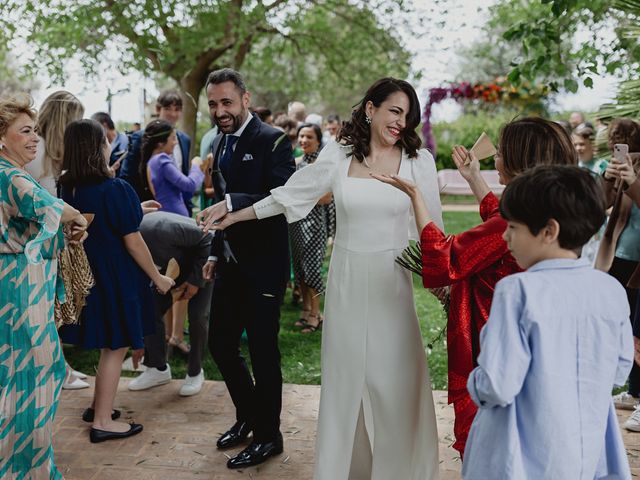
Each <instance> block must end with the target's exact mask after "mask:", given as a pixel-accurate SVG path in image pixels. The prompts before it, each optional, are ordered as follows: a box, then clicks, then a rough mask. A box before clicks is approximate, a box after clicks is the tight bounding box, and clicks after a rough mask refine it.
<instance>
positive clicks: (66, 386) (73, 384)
mask: <svg viewBox="0 0 640 480" xmlns="http://www.w3.org/2000/svg"><path fill="white" fill-rule="evenodd" d="M90 386H91V385H89V384H88V383H87V382H85V381H84V380H81V379H79V378H78V377H76V376H74V375H73V374H72V375H69V376H68V377H67V380H66V381H65V382H64V383H63V384H62V389H63V390H81V389H83V388H89V387H90Z"/></svg>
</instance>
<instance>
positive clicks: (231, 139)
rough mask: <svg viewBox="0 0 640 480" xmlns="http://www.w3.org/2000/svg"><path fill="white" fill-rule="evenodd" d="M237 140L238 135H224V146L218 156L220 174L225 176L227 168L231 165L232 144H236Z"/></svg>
mask: <svg viewBox="0 0 640 480" xmlns="http://www.w3.org/2000/svg"><path fill="white" fill-rule="evenodd" d="M237 141H238V137H236V136H235V135H225V142H226V143H225V146H224V152H222V155H221V156H220V161H219V162H218V165H219V167H220V170H221V171H222V174H223V175H224V176H225V177H226V176H227V175H226V173H227V172H228V171H229V168H230V166H231V157H232V156H233V146H234V145H235V144H236V142H237Z"/></svg>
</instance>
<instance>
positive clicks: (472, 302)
mask: <svg viewBox="0 0 640 480" xmlns="http://www.w3.org/2000/svg"><path fill="white" fill-rule="evenodd" d="M452 156H453V160H454V162H455V164H456V166H457V167H458V170H459V171H460V174H461V175H462V176H463V177H464V179H465V180H466V181H467V182H468V183H469V186H470V187H471V190H472V191H473V194H474V195H475V197H476V198H477V199H478V202H479V203H480V217H481V218H482V222H483V223H481V224H480V225H478V226H477V227H474V228H472V229H470V230H467V231H466V232H462V233H459V234H457V235H445V234H444V232H442V231H441V230H440V229H439V228H438V226H437V225H436V224H435V223H433V222H432V221H431V217H430V215H429V212H428V211H427V208H426V205H425V202H424V200H423V199H422V196H421V195H420V191H419V190H418V189H417V188H416V186H415V185H414V184H413V183H412V182H410V181H407V180H405V179H402V178H399V177H397V176H386V175H375V174H374V175H373V176H374V177H375V178H377V179H378V180H381V181H383V182H385V183H389V184H391V185H393V186H395V187H397V188H399V189H400V190H402V191H404V192H405V193H406V194H408V195H409V196H410V197H411V201H412V204H413V209H414V212H415V220H416V225H417V227H418V231H420V232H422V234H421V236H420V246H421V250H422V282H423V285H424V286H425V287H426V288H441V287H447V286H450V287H451V290H450V298H449V316H448V322H447V353H448V358H449V403H453V407H454V411H455V423H454V429H453V431H454V435H455V438H456V441H455V443H454V444H453V448H455V449H456V450H458V451H459V452H460V455H461V456H462V455H463V454H464V447H465V444H466V441H467V436H468V435H469V429H470V428H471V423H472V422H473V418H474V417H475V414H476V411H477V408H476V406H475V404H474V403H473V401H472V400H471V398H470V397H469V393H468V392H467V378H468V377H469V373H471V370H473V369H474V368H475V367H476V359H477V358H478V354H479V353H480V351H479V349H480V341H479V340H480V330H481V329H482V327H483V326H484V324H485V323H486V321H487V319H488V318H489V310H490V309H491V299H492V298H493V290H494V288H495V285H496V283H497V282H498V281H499V280H500V279H502V278H504V277H506V276H507V275H510V274H512V273H515V272H519V271H520V268H519V267H518V265H517V264H516V261H515V260H514V258H513V257H512V256H511V253H509V249H508V247H507V244H506V242H505V241H504V240H503V238H502V234H503V233H504V231H505V229H506V227H507V222H506V221H505V220H504V219H503V218H502V217H501V216H500V212H499V210H498V205H499V200H498V198H497V197H496V196H495V195H494V194H493V193H492V192H491V190H490V189H489V186H488V185H487V183H486V181H485V180H484V178H483V177H482V176H481V175H480V162H479V161H478V159H476V158H475V157H473V156H471V162H469V164H465V161H466V160H467V158H468V152H467V150H466V149H465V148H464V147H460V146H456V147H454V150H453V155H452ZM494 159H495V164H496V170H498V174H499V179H500V183H501V184H503V185H506V184H507V183H509V181H510V180H511V179H512V178H513V177H515V176H516V175H517V174H519V173H521V172H523V171H525V170H528V169H529V168H532V167H535V166H536V165H542V164H555V165H558V164H561V165H567V164H570V165H575V164H577V162H578V159H577V154H576V152H575V149H574V148H573V145H572V143H571V139H570V137H569V136H568V135H567V133H566V132H565V130H564V129H563V128H562V127H561V126H560V125H558V124H557V123H555V122H551V121H548V120H544V119H541V118H534V117H529V118H522V119H519V120H515V121H513V122H510V123H508V124H506V125H505V126H504V127H503V128H502V131H501V132H500V139H499V142H498V153H497V154H496V155H495V157H494Z"/></svg>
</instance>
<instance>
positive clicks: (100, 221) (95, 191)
mask: <svg viewBox="0 0 640 480" xmlns="http://www.w3.org/2000/svg"><path fill="white" fill-rule="evenodd" d="M64 146H65V148H64V157H63V170H65V173H64V174H63V175H62V176H61V177H60V186H61V189H62V190H61V193H62V198H63V199H64V200H65V201H66V202H68V203H69V204H70V205H72V206H74V207H75V208H77V209H78V210H80V211H81V212H82V213H93V214H94V215H95V218H94V220H93V222H92V223H91V226H90V228H89V230H88V232H89V238H88V239H87V241H86V242H85V244H84V247H85V251H86V252H87V258H88V259H89V264H90V266H91V270H92V272H93V276H94V278H95V285H94V287H93V288H92V289H91V293H90V294H89V296H88V297H87V305H86V306H85V307H84V309H83V311H82V317H81V319H80V324H79V325H69V326H65V327H64V328H62V329H61V330H60V336H61V338H62V340H63V342H65V343H72V344H75V345H80V346H82V347H83V348H99V349H100V362H99V364H98V372H97V375H96V385H95V392H94V398H93V405H92V407H91V408H88V409H87V410H86V411H85V412H84V415H83V419H84V420H85V421H91V422H92V423H93V426H92V428H91V432H90V440H91V441H92V442H93V443H96V442H102V441H104V440H111V439H118V438H126V437H129V436H131V435H135V434H137V433H139V432H141V431H142V425H139V424H135V423H132V424H131V425H129V424H126V423H123V422H116V421H115V420H116V419H117V418H118V417H119V416H120V412H119V411H117V410H113V402H114V399H115V394H116V391H117V388H118V380H119V378H120V372H121V368H122V362H123V360H124V357H125V354H126V352H127V350H128V349H129V347H131V348H133V349H141V348H143V347H144V344H143V337H144V336H145V335H148V334H150V333H153V330H154V322H155V311H154V303H153V292H152V290H151V287H150V285H149V279H151V281H152V282H153V284H155V286H156V288H157V289H158V290H159V291H160V292H161V293H163V294H164V293H166V292H167V291H168V290H169V289H170V288H171V287H172V286H173V280H171V279H170V278H169V277H165V276H163V275H161V274H160V272H159V271H158V269H157V267H156V266H155V265H154V263H153V260H152V258H151V254H150V253H149V249H148V248H147V245H146V244H145V242H144V240H143V239H142V236H141V235H140V232H139V231H138V227H139V225H140V221H141V220H142V209H141V207H140V200H139V198H138V196H137V194H136V193H135V191H134V190H133V188H132V187H131V186H130V185H129V184H128V183H126V182H125V181H124V180H120V179H117V178H112V174H111V173H110V171H109V169H108V160H109V145H108V143H107V141H106V137H105V135H104V132H103V130H102V127H101V126H100V124H99V123H97V122H95V121H93V120H78V121H75V122H72V123H70V124H69V125H68V126H67V128H66V130H65V135H64Z"/></svg>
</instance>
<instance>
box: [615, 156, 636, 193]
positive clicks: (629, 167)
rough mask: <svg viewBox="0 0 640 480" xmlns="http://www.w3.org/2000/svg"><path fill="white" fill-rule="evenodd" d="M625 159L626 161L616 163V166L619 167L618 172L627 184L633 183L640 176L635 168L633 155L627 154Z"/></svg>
mask: <svg viewBox="0 0 640 480" xmlns="http://www.w3.org/2000/svg"><path fill="white" fill-rule="evenodd" d="M625 160H626V163H619V164H617V165H616V167H617V168H618V172H619V174H620V178H621V179H622V181H623V182H624V183H626V184H627V185H631V184H632V183H634V182H635V181H636V180H637V179H638V176H637V175H636V172H635V170H634V169H633V161H632V160H631V156H630V155H628V154H627V155H626V157H625Z"/></svg>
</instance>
